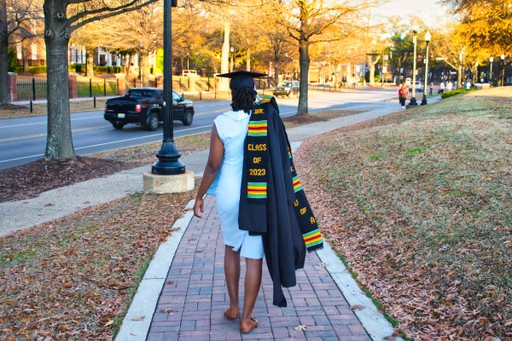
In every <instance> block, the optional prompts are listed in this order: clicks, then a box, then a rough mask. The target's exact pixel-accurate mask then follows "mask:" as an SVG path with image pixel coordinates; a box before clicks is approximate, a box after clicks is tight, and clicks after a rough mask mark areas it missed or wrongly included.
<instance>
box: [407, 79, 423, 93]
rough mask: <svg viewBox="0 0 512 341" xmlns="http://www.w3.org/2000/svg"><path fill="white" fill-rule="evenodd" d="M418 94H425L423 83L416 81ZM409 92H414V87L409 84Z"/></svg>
mask: <svg viewBox="0 0 512 341" xmlns="http://www.w3.org/2000/svg"><path fill="white" fill-rule="evenodd" d="M414 88H415V89H416V92H423V83H422V82H420V81H416V86H415V87H414ZM409 91H410V92H412V85H410V84H409Z"/></svg>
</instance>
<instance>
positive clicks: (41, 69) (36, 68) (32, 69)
mask: <svg viewBox="0 0 512 341" xmlns="http://www.w3.org/2000/svg"><path fill="white" fill-rule="evenodd" d="M28 72H30V73H31V74H32V75H37V74H40V73H46V66H29V67H28Z"/></svg>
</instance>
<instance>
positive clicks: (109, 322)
mask: <svg viewBox="0 0 512 341" xmlns="http://www.w3.org/2000/svg"><path fill="white" fill-rule="evenodd" d="M112 324H114V320H110V321H108V322H107V323H105V324H104V326H105V327H107V326H110V325H112Z"/></svg>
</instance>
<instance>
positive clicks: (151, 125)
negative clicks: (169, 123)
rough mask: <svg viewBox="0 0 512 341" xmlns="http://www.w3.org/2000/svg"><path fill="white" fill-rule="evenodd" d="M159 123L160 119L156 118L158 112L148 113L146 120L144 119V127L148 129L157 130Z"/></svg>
mask: <svg viewBox="0 0 512 341" xmlns="http://www.w3.org/2000/svg"><path fill="white" fill-rule="evenodd" d="M159 123H160V119H159V118H158V114H155V113H153V114H150V115H149V117H148V120H147V121H146V129H147V130H149V131H154V130H157V129H158V124H159Z"/></svg>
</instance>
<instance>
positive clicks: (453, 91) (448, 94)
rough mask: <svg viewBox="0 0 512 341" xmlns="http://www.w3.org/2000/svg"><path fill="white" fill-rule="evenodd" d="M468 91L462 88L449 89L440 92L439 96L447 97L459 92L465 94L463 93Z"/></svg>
mask: <svg viewBox="0 0 512 341" xmlns="http://www.w3.org/2000/svg"><path fill="white" fill-rule="evenodd" d="M469 91H470V90H466V89H463V88H460V89H455V90H451V91H444V92H443V93H442V94H441V98H448V97H451V96H455V95H459V94H465V93H467V92H469Z"/></svg>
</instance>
